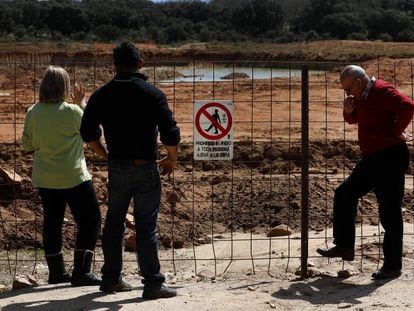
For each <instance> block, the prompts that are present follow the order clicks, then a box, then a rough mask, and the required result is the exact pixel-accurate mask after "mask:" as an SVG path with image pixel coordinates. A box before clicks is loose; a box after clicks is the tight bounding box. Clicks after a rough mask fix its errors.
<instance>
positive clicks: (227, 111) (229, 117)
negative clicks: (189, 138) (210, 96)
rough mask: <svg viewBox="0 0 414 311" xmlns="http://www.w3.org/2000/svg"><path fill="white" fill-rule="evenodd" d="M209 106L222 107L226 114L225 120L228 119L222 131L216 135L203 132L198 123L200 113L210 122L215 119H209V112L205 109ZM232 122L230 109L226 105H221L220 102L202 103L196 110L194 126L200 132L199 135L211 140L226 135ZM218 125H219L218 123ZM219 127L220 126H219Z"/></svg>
mask: <svg viewBox="0 0 414 311" xmlns="http://www.w3.org/2000/svg"><path fill="white" fill-rule="evenodd" d="M210 107H218V108H220V109H222V110H224V112H225V113H226V114H227V120H228V122H227V123H228V126H227V128H223V127H222V128H223V129H224V131H222V132H221V134H218V135H216V136H214V135H209V134H207V133H205V132H204V130H203V129H202V128H201V125H200V117H201V114H204V115H205V116H206V117H207V118H208V119H209V120H210V121H211V122H214V121H215V120H211V116H210V114H209V113H208V112H207V109H208V108H210ZM232 124H233V118H232V116H231V113H230V111H229V110H228V109H227V107H226V106H224V105H222V104H220V103H214V102H213V103H208V104H206V105H204V106H202V107H201V108H200V109H199V110H198V111H197V114H196V117H195V125H196V128H197V131H198V132H199V133H200V134H201V136H203V137H204V138H207V139H211V140H218V139H221V138H223V137H224V136H226V135H227V134H228V133H229V132H230V130H231V126H232ZM216 125H219V123H217V124H216ZM219 126H220V125H219ZM220 127H221V126H220Z"/></svg>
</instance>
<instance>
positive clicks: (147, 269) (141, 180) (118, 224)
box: [102, 160, 165, 288]
mask: <svg viewBox="0 0 414 311" xmlns="http://www.w3.org/2000/svg"><path fill="white" fill-rule="evenodd" d="M108 180H109V189H108V212H107V214H106V220H105V228H104V231H103V239H102V246H103V253H104V260H105V263H104V265H103V267H102V280H103V282H104V283H105V284H108V285H114V284H116V283H118V282H119V281H120V280H121V271H122V242H123V238H124V232H125V216H126V213H127V212H128V207H129V203H130V202H131V199H132V198H133V199H134V221H135V231H136V243H137V253H138V264H139V268H140V270H141V275H142V276H143V280H142V283H143V284H144V286H145V288H154V287H158V286H160V285H161V284H162V283H163V282H164V281H165V277H164V275H163V274H162V273H160V262H159V259H158V242H157V236H156V228H157V218H158V211H159V209H160V201H161V180H160V175H159V171H158V166H157V164H155V163H147V164H141V165H135V164H134V162H133V160H109V163H108Z"/></svg>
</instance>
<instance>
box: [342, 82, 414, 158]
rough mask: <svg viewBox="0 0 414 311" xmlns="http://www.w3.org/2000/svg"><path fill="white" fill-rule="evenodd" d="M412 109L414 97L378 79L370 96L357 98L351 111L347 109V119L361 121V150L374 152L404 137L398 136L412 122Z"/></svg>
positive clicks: (396, 142) (350, 121) (349, 121)
mask: <svg viewBox="0 0 414 311" xmlns="http://www.w3.org/2000/svg"><path fill="white" fill-rule="evenodd" d="M413 113H414V102H413V100H411V99H410V98H409V97H408V96H405V95H403V94H401V93H400V92H398V91H397V90H396V89H395V88H394V86H392V85H391V84H389V83H387V82H385V81H382V80H376V81H375V84H374V85H373V87H372V89H371V91H370V93H369V94H368V98H367V99H366V100H362V99H361V100H356V106H355V109H354V111H353V112H352V113H350V114H347V113H346V112H345V111H344V119H345V121H346V122H348V123H349V124H356V123H357V124H358V140H359V146H360V148H361V152H362V153H363V154H364V155H372V154H375V153H377V152H378V151H381V150H383V149H386V148H388V147H391V146H395V145H398V144H400V143H401V142H402V141H403V140H402V139H401V138H399V136H400V135H401V134H402V133H403V131H404V130H405V128H406V127H407V126H408V124H409V123H410V121H411V119H412V117H413Z"/></svg>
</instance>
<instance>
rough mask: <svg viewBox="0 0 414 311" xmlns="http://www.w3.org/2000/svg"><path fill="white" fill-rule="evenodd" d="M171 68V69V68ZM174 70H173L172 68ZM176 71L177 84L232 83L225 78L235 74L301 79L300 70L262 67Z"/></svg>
mask: <svg viewBox="0 0 414 311" xmlns="http://www.w3.org/2000/svg"><path fill="white" fill-rule="evenodd" d="M170 68H171V67H170ZM171 69H173V68H171ZM175 71H176V72H178V73H179V75H180V76H176V77H175V82H193V81H194V82H211V81H232V78H231V77H230V78H227V79H226V78H225V77H226V76H227V75H231V74H233V73H241V74H245V75H246V79H254V80H256V79H257V80H259V79H270V78H288V77H292V78H293V77H300V76H301V70H299V69H281V68H260V67H234V68H233V67H219V66H216V67H214V68H213V67H208V68H202V67H201V68H189V67H178V66H177V67H175ZM309 73H310V74H321V73H324V71H317V70H310V71H309ZM173 81H174V79H166V80H162V82H173Z"/></svg>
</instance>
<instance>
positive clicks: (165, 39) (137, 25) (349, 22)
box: [0, 0, 414, 44]
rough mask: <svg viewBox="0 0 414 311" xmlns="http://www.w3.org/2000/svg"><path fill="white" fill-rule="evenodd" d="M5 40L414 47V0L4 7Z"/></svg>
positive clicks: (68, 2) (8, 2)
mask: <svg viewBox="0 0 414 311" xmlns="http://www.w3.org/2000/svg"><path fill="white" fill-rule="evenodd" d="M0 39H1V40H2V41H33V40H36V41H42V40H44V41H48V40H54V41H61V40H63V41H100V42H113V41H119V40H131V41H134V42H149V41H150V42H155V43H158V44H173V43H177V42H186V41H188V42H190V41H191V42H197V41H198V42H210V41H232V42H238V41H257V42H292V41H303V40H307V41H310V40H319V39H354V40H383V41H414V0H210V1H201V0H181V1H167V2H160V3H154V2H152V1H149V0H51V1H38V0H0Z"/></svg>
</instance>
